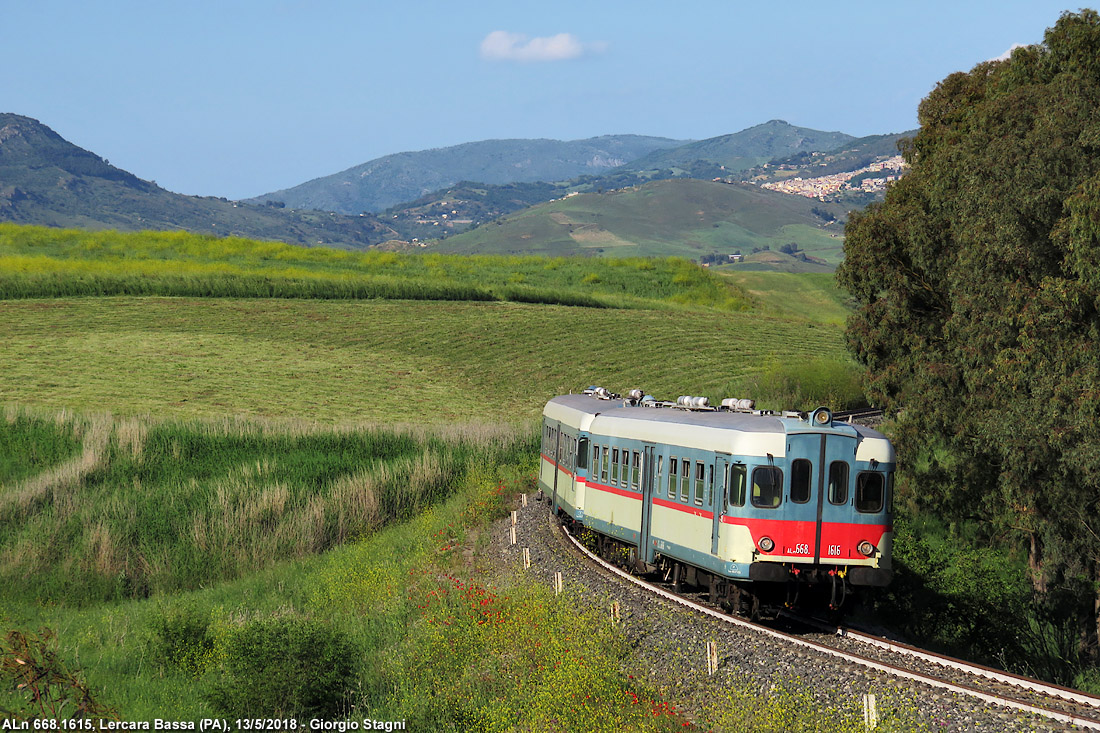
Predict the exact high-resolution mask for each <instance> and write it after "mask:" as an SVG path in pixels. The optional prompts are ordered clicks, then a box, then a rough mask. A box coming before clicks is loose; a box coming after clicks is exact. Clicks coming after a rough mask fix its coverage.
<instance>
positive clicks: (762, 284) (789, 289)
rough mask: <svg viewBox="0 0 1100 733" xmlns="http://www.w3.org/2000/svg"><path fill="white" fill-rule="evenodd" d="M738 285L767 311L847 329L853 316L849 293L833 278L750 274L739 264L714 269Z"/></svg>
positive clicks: (777, 273)
mask: <svg viewBox="0 0 1100 733" xmlns="http://www.w3.org/2000/svg"><path fill="white" fill-rule="evenodd" d="M714 272H716V273H717V274H719V275H722V276H723V277H727V278H729V279H730V280H732V281H733V282H735V283H737V285H738V287H740V288H742V289H743V290H744V291H745V292H746V293H748V295H749V296H750V297H751V298H752V299H753V301H754V302H755V303H756V304H757V306H758V307H759V308H760V309H761V310H762V311H764V312H766V313H770V314H772V315H775V316H781V317H787V318H794V319H805V320H809V321H814V322H816V323H822V324H828V325H832V326H843V325H844V323H845V321H846V320H847V319H848V316H849V315H850V314H851V307H850V306H849V304H848V294H847V293H845V292H844V291H843V290H841V289H840V288H838V287H837V285H836V280H835V279H834V278H833V276H832V275H827V274H815V273H802V274H794V273H787V272H750V271H746V270H743V269H741V268H740V266H738V265H727V266H722V267H720V268H717V269H715V270H714Z"/></svg>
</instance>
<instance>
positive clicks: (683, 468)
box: [680, 461, 691, 504]
mask: <svg viewBox="0 0 1100 733" xmlns="http://www.w3.org/2000/svg"><path fill="white" fill-rule="evenodd" d="M690 490H691V461H680V501H682V502H684V503H685V504H686V503H687V500H688V492H689V491H690Z"/></svg>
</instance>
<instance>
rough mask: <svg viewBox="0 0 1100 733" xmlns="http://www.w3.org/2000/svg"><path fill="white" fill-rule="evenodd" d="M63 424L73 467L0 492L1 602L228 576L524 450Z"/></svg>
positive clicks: (158, 590) (307, 548) (300, 549)
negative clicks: (73, 440) (77, 448)
mask: <svg viewBox="0 0 1100 733" xmlns="http://www.w3.org/2000/svg"><path fill="white" fill-rule="evenodd" d="M69 420H70V422H68V423H65V422H64V420H62V421H61V422H62V425H63V426H64V427H65V428H67V429H68V430H69V431H70V432H72V433H74V434H80V435H82V436H83V444H82V451H81V452H80V453H79V455H76V456H75V457H74V458H72V459H70V460H68V461H63V460H60V459H61V456H60V455H59V456H58V457H57V459H58V460H57V463H56V464H55V465H52V466H48V467H45V468H44V470H42V471H41V472H40V473H39V474H36V475H32V476H28V477H25V478H22V479H13V480H11V481H6V482H5V484H4V485H3V489H2V490H0V556H2V558H3V561H2V562H0V582H7V583H9V588H10V589H11V590H10V591H9V592H8V593H7V594H6V596H7V598H8V599H17V598H22V599H24V600H34V601H36V602H50V603H75V604H86V603H91V602H95V601H104V600H110V599H119V598H137V597H146V596H149V595H158V594H162V593H165V592H170V591H175V590H180V589H186V588H196V587H199V586H201V585H204V584H209V583H213V582H220V581H224V580H228V579H232V578H237V577H241V576H243V575H246V574H248V573H251V572H255V571H257V570H259V569H262V568H265V567H268V566H270V565H271V564H273V563H276V562H279V561H281V560H286V559H289V558H294V557H304V556H307V555H312V554H316V553H319V552H323V551H325V550H328V549H330V548H332V547H335V546H338V545H340V544H343V543H345V542H347V541H349V540H352V539H356V538H359V537H364V536H367V535H369V534H371V533H372V532H374V531H377V529H379V528H380V527H382V526H383V525H385V524H388V523H390V522H394V521H402V520H405V519H408V518H409V517H411V516H414V515H415V514H417V513H418V512H420V511H421V510H423V509H424V508H425V507H427V506H429V505H431V504H434V503H437V502H438V501H440V500H441V499H442V498H443V497H445V496H446V494H447V493H448V492H449V491H450V490H451V487H453V486H454V485H456V484H457V483H458V482H459V480H460V478H461V476H462V475H463V474H464V473H465V472H466V471H468V470H469V467H470V465H471V463H472V461H474V460H475V458H476V457H480V456H484V454H485V453H486V452H487V451H488V452H490V453H495V454H501V455H511V454H512V453H514V452H515V451H518V450H521V449H528V450H531V451H532V452H533V450H534V449H533V446H531V445H529V443H530V438H529V437H528V436H527V435H526V433H519V432H504V433H500V432H499V431H498V432H490V433H486V434H485V435H482V436H480V437H479V436H478V435H477V432H476V431H469V432H468V433H467V434H466V435H464V436H463V437H461V438H457V437H453V436H452V437H441V436H439V435H428V434H426V433H424V434H420V435H415V434H413V433H411V432H407V431H406V432H401V431H394V430H380V429H359V430H343V431H337V430H325V431H321V430H308V429H296V430H295V429H291V430H288V429H276V428H274V427H272V426H269V425H265V424H263V423H247V422H243V421H223V422H207V423H198V422H195V423H173V422H154V421H150V420H142V419H134V418H130V419H124V420H111V419H108V418H100V419H98V420H91V421H87V422H80V421H79V419H78V418H75V417H70V418H69ZM40 424H41V421H40V420H39V421H36V420H34V419H32V418H25V417H18V416H17V417H16V419H15V420H10V421H7V422H5V423H4V424H2V425H0V435H2V436H4V437H3V438H0V440H3V441H4V442H10V443H20V442H27V441H31V440H35V435H38V434H40V433H41V429H40V428H39V427H37V426H40ZM28 581H33V582H28Z"/></svg>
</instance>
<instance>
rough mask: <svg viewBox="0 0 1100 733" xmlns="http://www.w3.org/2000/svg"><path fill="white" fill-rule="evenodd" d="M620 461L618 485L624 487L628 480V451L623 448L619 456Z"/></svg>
mask: <svg viewBox="0 0 1100 733" xmlns="http://www.w3.org/2000/svg"><path fill="white" fill-rule="evenodd" d="M620 457H621V458H622V461H621V462H620V463H619V486H622V487H623V488H624V489H625V488H626V482H627V481H629V480H630V451H628V450H627V449H626V448H623V452H622V454H621V456H620Z"/></svg>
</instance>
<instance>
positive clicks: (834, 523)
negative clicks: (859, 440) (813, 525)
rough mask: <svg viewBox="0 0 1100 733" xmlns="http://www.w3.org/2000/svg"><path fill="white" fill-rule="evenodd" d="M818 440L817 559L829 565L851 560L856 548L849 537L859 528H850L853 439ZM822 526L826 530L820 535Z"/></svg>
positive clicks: (854, 450) (851, 514)
mask: <svg viewBox="0 0 1100 733" xmlns="http://www.w3.org/2000/svg"><path fill="white" fill-rule="evenodd" d="M821 437H822V443H823V447H822V449H821V473H822V490H821V497H820V500H819V504H820V507H821V508H820V509H819V510H818V517H819V520H818V525H817V533H818V543H819V547H818V558H819V559H820V560H824V561H825V562H829V561H830V560H840V559H848V558H850V557H852V556H853V555H852V552H853V550H854V547H855V544H856V542H855V541H853V538H852V537H850V536H849V535H851V534H853V532H854V533H855V534H858V531H857V529H858V528H857V527H856V526H855V525H854V524H853V519H854V517H853V513H854V512H853V509H852V506H853V502H854V499H853V489H852V485H853V484H854V479H855V475H854V466H853V463H854V461H855V457H856V439H855V437H853V436H849V435H823V436H821ZM824 525H827V528H826V531H824V533H823V526H824ZM823 534H824V536H823ZM857 541H858V540H857Z"/></svg>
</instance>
